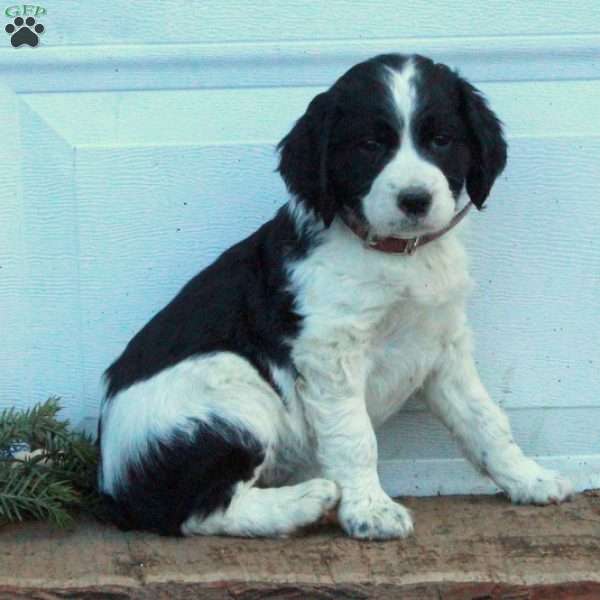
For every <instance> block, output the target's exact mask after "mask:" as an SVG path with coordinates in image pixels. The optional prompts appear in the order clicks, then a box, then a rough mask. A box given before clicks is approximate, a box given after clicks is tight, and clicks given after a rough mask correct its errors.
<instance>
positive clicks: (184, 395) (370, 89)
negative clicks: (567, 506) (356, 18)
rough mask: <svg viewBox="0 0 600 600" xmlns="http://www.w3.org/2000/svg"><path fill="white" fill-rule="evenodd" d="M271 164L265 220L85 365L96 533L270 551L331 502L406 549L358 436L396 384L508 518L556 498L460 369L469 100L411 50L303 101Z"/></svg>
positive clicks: (479, 153) (365, 438)
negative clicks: (95, 417) (277, 182)
mask: <svg viewBox="0 0 600 600" xmlns="http://www.w3.org/2000/svg"><path fill="white" fill-rule="evenodd" d="M279 150H280V164H279V172H280V173H281V176H282V177H283V179H284V180H285V182H286V184H287V187H288V189H289V191H290V198H289V201H288V202H287V204H285V205H284V206H283V207H282V208H281V209H280V210H279V211H278V212H277V214H276V215H275V217H274V218H273V219H272V220H271V221H269V222H268V223H266V224H265V225H263V226H262V227H261V228H260V229H259V230H258V231H256V232H255V233H253V234H252V235H251V236H250V237H248V238H247V239H245V240H244V241H242V242H240V243H239V244H237V245H235V246H233V247H232V248H230V249H229V250H227V251H226V252H224V253H223V254H222V255H221V256H220V257H219V258H218V259H217V260H216V261H215V262H214V263H213V264H212V265H210V266H209V267H208V268H206V269H205V270H203V271H202V272H201V273H199V274H198V275H197V276H196V277H194V278H193V279H192V280H191V281H190V282H189V283H188V284H187V285H185V286H184V287H183V289H182V290H181V291H180V292H179V294H178V295H177V296H176V297H175V298H174V299H173V300H172V301H171V303H170V304H168V305H167V306H166V307H165V308H164V309H162V310H161V311H160V312H159V313H158V314H156V315H155V316H154V317H153V318H152V319H151V320H150V322H149V323H148V324H147V325H146V326H145V327H144V328H143V329H142V330H141V331H140V332H139V333H138V334H137V335H136V336H135V337H134V338H133V339H132V340H131V342H130V343H129V344H128V346H127V347H126V348H125V350H124V352H123V353H122V354H121V356H120V357H119V358H118V359H117V360H116V361H115V362H114V363H113V364H112V365H111V366H110V367H109V368H108V370H107V371H106V374H105V379H106V397H105V399H104V402H103V405H102V410H101V422H100V435H99V439H100V444H101V457H102V458H101V466H100V469H99V485H100V489H101V491H102V492H103V494H104V495H105V497H106V499H107V501H108V502H109V504H110V505H111V508H112V511H113V514H114V519H115V521H116V522H117V523H118V524H119V525H120V526H121V527H125V528H141V529H149V530H153V531H157V532H160V533H163V534H175V535H182V534H183V535H192V534H211V535H212V534H219V535H237V536H283V535H287V534H290V533H291V532H293V531H295V530H297V529H298V528H300V527H302V526H305V525H308V524H310V523H313V522H315V521H317V520H319V519H320V518H321V517H322V516H323V515H324V514H325V513H326V512H327V511H329V510H330V509H332V508H333V507H334V506H336V505H338V521H339V523H340V525H341V527H342V528H343V530H344V531H345V532H346V533H347V534H348V535H350V536H353V537H356V538H366V539H389V538H396V537H403V536H406V535H408V534H409V533H410V532H411V531H412V529H413V523H412V520H411V516H410V514H409V513H408V511H407V510H406V508H404V507H403V506H402V505H401V504H398V503H396V502H394V501H392V500H391V499H390V498H389V497H388V496H387V494H386V493H385V492H384V491H383V489H382V488H381V484H380V482H379V478H378V475H377V444H376V439H375V433H374V431H375V430H376V429H377V428H378V427H379V426H380V425H381V424H382V423H383V422H384V421H385V420H386V419H387V418H388V417H390V416H391V415H393V414H394V413H395V412H396V411H398V410H399V409H400V407H401V406H402V405H403V404H404V402H405V401H406V400H407V399H408V398H409V397H410V396H411V395H412V394H413V393H414V392H416V391H417V390H420V392H421V395H422V397H423V398H425V400H426V402H427V403H428V405H429V407H430V408H431V410H432V411H433V413H434V414H436V415H437V416H438V417H439V418H440V419H441V420H442V421H443V422H444V423H445V424H446V425H447V427H448V428H449V429H450V431H451V432H452V433H453V435H454V436H455V437H456V438H457V440H458V441H459V442H460V444H461V446H462V448H463V449H464V452H465V454H466V456H467V457H468V458H469V459H470V460H471V461H472V462H473V464H474V465H476V466H477V467H478V468H479V469H480V470H482V471H483V472H485V473H486V474H488V475H489V476H490V477H491V478H492V479H493V480H494V481H495V482H496V484H497V485H498V486H499V487H500V488H502V489H503V490H504V491H505V492H506V493H507V494H508V496H509V497H510V498H511V499H512V501H513V502H518V503H521V502H532V503H536V504H546V503H549V502H560V501H561V500H564V499H565V498H567V497H568V496H569V495H570V494H571V493H572V487H571V484H570V483H569V482H568V481H567V480H566V479H563V478H562V477H560V476H559V475H557V474H556V473H553V472H551V471H548V470H546V469H543V468H542V467H540V466H539V465H537V464H536V463H535V462H534V461H533V460H531V459H529V458H527V457H526V456H524V454H523V452H522V451H521V450H520V449H519V447H518V446H517V445H516V444H515V442H514V440H513V437H512V435H511V431H510V426H509V423H508V420H507V418H506V416H505V414H504V413H503V412H502V411H501V410H500V408H499V407H498V406H497V405H496V404H495V403H494V402H493V401H492V400H491V399H490V397H489V396H488V394H487V392H486V390H485V388H484V387H483V385H482V384H481V382H480V380H479V377H478V374H477V370H476V368H475V364H474V361H473V357H472V348H471V335H470V332H469V327H468V325H467V320H466V316H465V302H466V298H467V294H468V291H469V288H470V280H469V275H468V271H467V259H466V256H465V251H464V249H463V246H462V244H461V242H460V239H459V229H460V226H459V224H458V223H459V221H460V220H461V219H462V218H463V217H464V215H465V214H466V212H467V210H468V207H469V206H471V205H475V207H476V208H478V209H480V208H481V207H482V205H483V203H484V201H485V200H486V198H487V196H488V194H489V193H490V189H491V187H492V185H493V183H494V180H495V179H496V178H497V177H498V175H499V174H500V173H501V172H502V170H503V168H504V166H505V162H506V143H505V140H504V138H503V134H502V128H501V124H500V122H499V121H498V119H497V117H496V116H495V115H494V113H493V112H492V111H491V110H490V108H489V107H488V105H487V103H486V101H485V100H484V98H483V97H482V95H481V93H480V92H479V91H478V90H477V89H475V88H474V87H473V86H472V85H471V84H469V83H468V82H467V81H465V80H464V79H462V78H461V77H460V76H459V75H458V74H457V73H455V72H453V71H452V70H450V69H449V68H448V67H446V66H444V65H442V64H437V63H434V62H432V61H431V60H429V59H427V58H424V57H422V56H401V55H396V54H389V55H382V56H376V57H375V58H372V59H370V60H367V61H366V62H363V63H360V64H358V65H356V66H354V67H353V68H351V69H350V70H349V71H348V72H347V73H345V74H344V75H343V76H342V77H341V78H340V79H339V80H338V81H336V82H335V83H334V85H333V86H332V87H331V88H330V89H329V90H328V91H326V92H324V93H322V94H319V95H318V96H317V97H316V98H314V100H313V101H312V102H311V103H310V105H309V106H308V109H307V111H306V113H305V114H304V115H303V116H302V117H301V118H300V119H299V120H298V121H297V123H296V124H295V126H294V127H293V129H292V130H291V131H290V132H289V134H288V135H287V136H285V137H284V138H283V140H282V141H281V142H280V144H279Z"/></svg>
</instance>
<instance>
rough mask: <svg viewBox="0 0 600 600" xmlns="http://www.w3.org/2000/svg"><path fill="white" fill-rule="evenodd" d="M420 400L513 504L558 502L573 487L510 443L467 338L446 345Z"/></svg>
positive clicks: (504, 422)
mask: <svg viewBox="0 0 600 600" xmlns="http://www.w3.org/2000/svg"><path fill="white" fill-rule="evenodd" d="M424 391H425V394H424V397H425V399H426V401H427V402H428V404H429V406H430V407H431V409H432V411H433V412H434V414H436V415H437V416H438V417H439V418H440V419H441V420H442V421H443V422H444V423H445V424H446V425H447V427H448V428H449V429H450V431H451V432H452V433H453V435H454V436H455V437H456V438H457V440H458V441H459V443H460V444H461V446H462V447H463V450H464V451H465V453H466V455H467V457H468V458H469V459H470V460H471V462H472V463H473V464H474V465H475V466H477V467H478V468H479V469H481V470H482V471H483V472H485V473H487V474H488V475H489V476H490V477H491V478H492V479H493V480H494V481H495V482H496V483H497V484H498V486H499V487H500V488H502V489H503V490H504V491H505V492H506V493H507V494H508V496H509V497H510V498H511V500H512V501H513V502H515V503H533V504H548V503H552V502H561V501H562V500H565V499H566V498H568V497H569V496H570V495H571V494H572V493H573V487H572V485H571V483H570V482H569V481H568V480H567V479H565V478H564V477H561V476H560V475H559V474H557V473H554V472H553V471H549V470H547V469H544V468H542V467H541V466H540V465H538V464H537V463H536V462H535V461H534V460H532V459H530V458H527V457H526V456H525V455H524V454H523V451H522V450H521V449H520V448H519V446H518V445H517V444H516V442H515V441H514V439H513V436H512V433H511V429H510V424H509V421H508V418H507V416H506V414H505V413H504V411H502V409H501V408H500V407H499V406H498V405H497V404H495V403H494V402H493V401H492V400H491V398H490V397H489V395H488V393H487V391H486V390H485V388H484V386H483V384H482V383H481V381H480V379H479V375H478V373H477V369H476V367H475V363H474V361H473V358H472V353H471V342H470V333H469V332H468V331H465V332H464V334H463V335H462V336H460V337H459V338H458V339H457V340H455V341H454V342H453V343H452V344H450V345H449V347H448V349H447V350H446V352H445V353H444V355H443V359H442V361H441V363H440V366H439V368H438V369H436V371H435V372H434V373H433V374H432V375H431V376H430V378H429V379H428V381H427V383H426V385H425V389H424Z"/></svg>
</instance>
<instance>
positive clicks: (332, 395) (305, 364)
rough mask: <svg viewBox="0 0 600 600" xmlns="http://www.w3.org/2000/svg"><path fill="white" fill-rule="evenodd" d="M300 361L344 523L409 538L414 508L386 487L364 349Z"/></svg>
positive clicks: (351, 529)
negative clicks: (337, 489) (369, 403)
mask: <svg viewBox="0 0 600 600" xmlns="http://www.w3.org/2000/svg"><path fill="white" fill-rule="evenodd" d="M312 350H313V351H312V352H311V353H310V356H308V357H305V358H306V360H303V361H298V362H297V366H298V368H299V371H300V373H301V378H300V379H299V383H298V388H299V392H300V394H301V396H302V398H303V403H304V407H305V412H306V417H307V420H308V422H309V425H310V427H311V429H312V431H313V433H314V437H315V442H316V454H317V459H318V461H319V464H320V467H321V469H322V471H323V476H324V477H326V478H328V479H332V480H333V481H335V482H337V484H338V485H339V487H340V490H341V500H340V505H339V510H338V519H339V522H340V524H341V526H342V528H343V529H344V531H346V533H348V535H350V536H352V537H355V538H362V539H379V540H382V539H390V538H396V537H405V536H407V535H408V534H409V533H411V531H412V530H413V524H412V519H411V517H410V514H409V512H408V510H407V509H406V508H405V507H404V506H402V505H401V504H398V503H396V502H394V501H393V500H392V499H391V498H390V497H389V496H388V495H387V494H386V493H385V492H384V491H383V489H382V488H381V484H380V482H379V476H378V474H377V441H376V438H375V433H374V431H373V426H372V424H371V421H370V419H369V416H368V414H367V410H366V404H365V397H364V392H365V380H366V372H365V370H366V367H365V365H366V363H365V359H364V357H363V356H362V355H360V354H354V355H352V354H344V355H341V354H336V352H335V349H334V348H328V349H324V350H326V351H325V352H322V353H318V354H316V353H314V346H313V348H312Z"/></svg>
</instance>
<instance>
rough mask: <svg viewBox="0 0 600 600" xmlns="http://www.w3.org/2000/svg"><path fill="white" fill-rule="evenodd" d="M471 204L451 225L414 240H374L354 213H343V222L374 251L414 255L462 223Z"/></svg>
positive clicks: (469, 204) (390, 238) (458, 214)
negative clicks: (418, 249) (416, 251)
mask: <svg viewBox="0 0 600 600" xmlns="http://www.w3.org/2000/svg"><path fill="white" fill-rule="evenodd" d="M471 206H472V204H471V202H468V203H467V204H466V205H465V206H464V208H462V209H461V210H460V211H459V212H457V213H456V214H455V215H454V217H453V218H452V220H451V221H450V223H448V225H446V227H444V228H443V229H440V230H439V231H434V232H433V233H426V234H424V235H420V236H419V237H414V238H397V237H386V238H374V237H371V236H370V235H369V229H368V228H367V227H366V226H365V225H364V223H362V222H361V221H359V220H358V219H357V218H356V217H355V216H354V215H353V214H352V213H343V214H342V220H343V221H344V223H346V225H347V226H348V227H349V228H350V229H351V230H352V231H353V232H354V233H355V234H356V235H357V236H358V237H359V238H360V239H361V240H364V242H365V245H366V246H367V247H369V248H372V249H373V250H379V252H387V253H389V254H408V255H411V254H414V252H415V250H416V249H417V248H420V247H421V246H424V245H425V244H428V243H429V242H433V240H437V239H438V238H440V237H442V236H443V235H444V234H445V233H447V232H448V231H450V230H451V229H452V228H453V227H454V226H455V225H457V224H458V223H460V221H462V219H463V218H464V217H465V215H466V214H467V213H468V212H469V209H470V208H471Z"/></svg>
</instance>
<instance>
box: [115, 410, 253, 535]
mask: <svg viewBox="0 0 600 600" xmlns="http://www.w3.org/2000/svg"><path fill="white" fill-rule="evenodd" d="M263 460H264V450H263V448H262V447H261V445H260V444H259V442H258V441H257V440H256V439H255V438H254V437H253V436H252V435H250V434H249V433H248V432H246V431H241V430H238V429H236V428H234V427H232V426H230V425H228V424H227V423H225V422H223V421H221V420H219V419H213V420H212V421H211V423H210V425H206V424H205V423H198V424H197V425H196V428H195V429H194V432H193V434H192V435H189V434H185V433H183V432H182V431H175V432H173V433H172V435H171V436H170V437H169V438H168V439H167V440H161V441H159V442H155V443H153V444H152V445H151V447H150V450H149V451H148V452H145V453H144V455H143V458H142V460H141V462H140V463H138V464H134V465H129V467H128V468H127V471H126V475H125V477H124V479H123V482H122V485H121V486H120V488H119V489H118V490H117V492H116V493H115V494H114V496H109V495H107V494H104V495H103V496H104V500H105V504H106V507H107V509H108V512H109V518H110V519H111V520H112V521H113V522H114V523H115V524H116V525H118V526H119V527H120V528H121V529H125V530H128V529H146V530H149V531H155V532H157V533H160V534H163V535H181V530H180V528H181V524H182V523H183V522H184V521H185V520H186V519H187V518H188V517H189V516H190V515H191V514H193V513H194V514H198V515H199V516H205V515H209V514H210V513H211V512H213V511H214V510H216V509H218V508H226V507H227V506H229V503H230V501H231V498H232V494H233V488H234V486H235V484H236V483H238V482H240V481H247V480H249V479H250V478H251V477H252V475H253V474H254V471H255V469H256V468H257V467H258V466H259V465H260V464H261V463H262V462H263Z"/></svg>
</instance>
